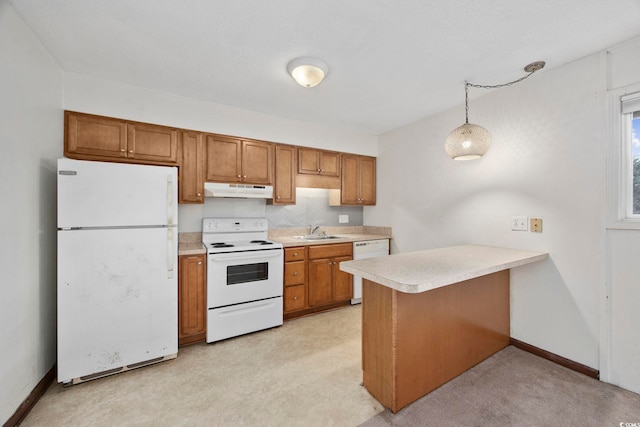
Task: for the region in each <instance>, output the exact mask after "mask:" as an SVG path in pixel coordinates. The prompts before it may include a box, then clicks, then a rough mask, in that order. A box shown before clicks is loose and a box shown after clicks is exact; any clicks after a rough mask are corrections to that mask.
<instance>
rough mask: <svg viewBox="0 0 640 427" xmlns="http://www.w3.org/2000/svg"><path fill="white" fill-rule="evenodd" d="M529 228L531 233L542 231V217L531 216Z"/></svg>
mask: <svg viewBox="0 0 640 427" xmlns="http://www.w3.org/2000/svg"><path fill="white" fill-rule="evenodd" d="M530 229H531V232H532V233H542V218H531V220H530Z"/></svg>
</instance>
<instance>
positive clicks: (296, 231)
mask: <svg viewBox="0 0 640 427" xmlns="http://www.w3.org/2000/svg"><path fill="white" fill-rule="evenodd" d="M322 232H324V233H325V234H327V235H329V236H336V237H337V238H335V239H326V240H303V239H297V238H295V237H294V236H303V235H306V234H309V229H308V227H301V228H276V229H270V230H269V239H270V240H273V241H275V242H280V243H282V245H283V246H284V247H285V248H287V247H293V246H311V245H327V244H330V243H350V242H361V241H363V240H378V239H390V238H391V228H390V227H377V226H366V225H365V226H338V227H324V226H323V227H320V229H319V230H318V231H317V232H316V234H318V235H320V234H322Z"/></svg>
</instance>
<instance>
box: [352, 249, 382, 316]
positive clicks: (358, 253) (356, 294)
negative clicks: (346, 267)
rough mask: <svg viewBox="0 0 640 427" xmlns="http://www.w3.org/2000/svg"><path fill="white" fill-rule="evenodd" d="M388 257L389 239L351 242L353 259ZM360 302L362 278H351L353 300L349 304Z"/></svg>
mask: <svg viewBox="0 0 640 427" xmlns="http://www.w3.org/2000/svg"><path fill="white" fill-rule="evenodd" d="M384 255H389V239H378V240H365V241H362V242H353V259H354V260H357V259H365V258H375V257H379V256H384ZM361 302H362V276H353V298H351V304H359V303H361Z"/></svg>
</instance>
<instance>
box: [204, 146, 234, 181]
mask: <svg viewBox="0 0 640 427" xmlns="http://www.w3.org/2000/svg"><path fill="white" fill-rule="evenodd" d="M206 150H207V173H206V180H207V181H218V182H241V181H242V175H241V171H242V163H241V158H242V141H241V140H239V139H235V138H227V137H223V136H219V135H207V143H206Z"/></svg>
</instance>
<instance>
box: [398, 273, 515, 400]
mask: <svg viewBox="0 0 640 427" xmlns="http://www.w3.org/2000/svg"><path fill="white" fill-rule="evenodd" d="M509 335H510V321H509V271H508V270H505V271H501V272H498V273H493V274H490V275H486V276H481V277H478V278H475V279H472V280H467V281H464V282H460V283H456V284H453V285H449V286H445V287H442V288H438V289H434V290H432V291H427V292H423V293H419V294H407V293H402V292H398V294H397V337H396V339H397V343H396V344H397V360H396V363H397V366H396V373H397V378H396V381H397V384H396V399H395V402H394V406H393V407H391V410H393V411H394V412H397V411H398V410H400V409H402V408H403V407H405V406H406V405H408V404H410V403H411V402H413V401H415V400H417V399H419V398H420V397H422V396H424V395H425V394H427V393H428V392H430V391H432V390H434V389H436V388H437V387H439V386H441V385H442V384H444V383H446V382H447V381H449V380H451V379H453V378H455V377H456V376H458V375H460V374H461V373H463V372H465V371H466V370H468V369H470V368H471V367H473V366H475V365H476V364H478V363H480V362H481V361H483V360H485V359H486V358H488V357H489V356H491V355H493V354H494V353H496V352H498V351H500V350H501V349H503V348H505V347H507V346H508V345H509Z"/></svg>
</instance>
